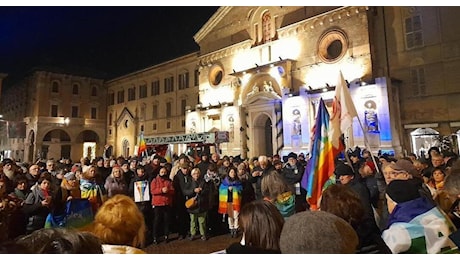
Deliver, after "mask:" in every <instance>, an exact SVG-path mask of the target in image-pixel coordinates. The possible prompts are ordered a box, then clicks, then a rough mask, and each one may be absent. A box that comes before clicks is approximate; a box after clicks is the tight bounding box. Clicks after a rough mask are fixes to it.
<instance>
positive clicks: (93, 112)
mask: <svg viewBox="0 0 460 260" xmlns="http://www.w3.org/2000/svg"><path fill="white" fill-rule="evenodd" d="M91 119H97V108H95V107H92V108H91Z"/></svg>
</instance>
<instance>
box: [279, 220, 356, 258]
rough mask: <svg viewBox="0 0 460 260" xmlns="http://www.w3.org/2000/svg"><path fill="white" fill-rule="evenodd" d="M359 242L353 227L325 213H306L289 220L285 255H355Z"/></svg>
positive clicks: (283, 235) (284, 232)
mask: <svg viewBox="0 0 460 260" xmlns="http://www.w3.org/2000/svg"><path fill="white" fill-rule="evenodd" d="M358 243H359V239H358V235H357V234H356V232H355V230H354V229H353V227H352V226H351V225H350V224H349V223H347V222H346V221H345V220H343V219H342V218H340V217H337V216H336V215H334V214H331V213H328V212H325V211H303V212H299V213H296V214H294V215H292V216H291V217H289V218H287V219H286V222H285V223H284V226H283V229H282V231H281V236H280V249H281V253H282V254H353V253H355V252H356V248H357V246H358Z"/></svg>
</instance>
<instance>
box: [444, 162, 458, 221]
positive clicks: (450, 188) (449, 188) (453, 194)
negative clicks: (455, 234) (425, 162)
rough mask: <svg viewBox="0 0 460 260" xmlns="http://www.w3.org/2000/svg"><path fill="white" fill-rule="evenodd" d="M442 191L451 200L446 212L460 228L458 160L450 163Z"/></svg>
mask: <svg viewBox="0 0 460 260" xmlns="http://www.w3.org/2000/svg"><path fill="white" fill-rule="evenodd" d="M444 192H445V193H446V194H447V197H448V198H449V199H450V201H451V207H450V208H449V210H447V211H446V213H447V215H448V216H449V218H450V220H451V221H452V223H453V224H454V225H455V227H456V228H457V229H460V161H457V162H456V163H454V164H453V165H452V169H451V173H450V174H449V175H447V176H446V179H445V180H444Z"/></svg>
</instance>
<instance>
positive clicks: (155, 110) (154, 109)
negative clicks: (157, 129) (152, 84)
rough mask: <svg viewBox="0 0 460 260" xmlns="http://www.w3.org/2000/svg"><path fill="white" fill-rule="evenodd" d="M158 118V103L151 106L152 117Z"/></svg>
mask: <svg viewBox="0 0 460 260" xmlns="http://www.w3.org/2000/svg"><path fill="white" fill-rule="evenodd" d="M157 118H158V105H153V106H152V119H157Z"/></svg>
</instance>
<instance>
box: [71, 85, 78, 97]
mask: <svg viewBox="0 0 460 260" xmlns="http://www.w3.org/2000/svg"><path fill="white" fill-rule="evenodd" d="M72 94H73V95H78V84H73V85H72Z"/></svg>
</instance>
